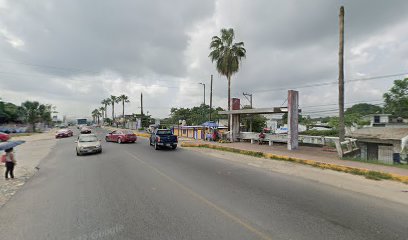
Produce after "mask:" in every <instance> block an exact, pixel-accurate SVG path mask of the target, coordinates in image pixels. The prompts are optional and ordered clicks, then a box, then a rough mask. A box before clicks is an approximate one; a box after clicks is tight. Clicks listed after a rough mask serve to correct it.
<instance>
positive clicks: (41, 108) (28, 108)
mask: <svg viewBox="0 0 408 240" xmlns="http://www.w3.org/2000/svg"><path fill="white" fill-rule="evenodd" d="M51 111H52V106H51V105H44V104H40V103H39V102H37V101H33V102H31V101H25V102H23V103H22V104H21V108H20V114H21V115H22V116H23V119H24V120H25V122H27V123H29V124H31V125H32V129H33V132H35V124H36V123H39V122H50V121H51Z"/></svg>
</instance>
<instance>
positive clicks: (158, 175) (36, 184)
mask: <svg viewBox="0 0 408 240" xmlns="http://www.w3.org/2000/svg"><path fill="white" fill-rule="evenodd" d="M103 133H104V132H103V130H99V132H98V134H100V136H103ZM57 141H58V143H57V145H56V147H55V150H54V151H53V152H52V153H51V154H49V155H48V156H47V158H46V159H44V160H43V161H42V162H41V164H40V170H39V172H38V173H37V174H36V175H35V176H34V177H33V178H31V179H30V180H29V181H28V182H27V183H26V184H25V185H24V186H23V188H22V189H21V190H20V191H19V192H17V193H16V195H14V196H13V198H12V199H11V200H10V201H9V202H8V203H7V204H6V205H4V206H3V207H2V208H0V222H1V224H0V238H1V239H81V240H82V239H175V240H180V239H217V240H218V239H234V240H236V239H381V240H383V239H408V210H407V209H408V208H407V205H400V204H396V203H392V202H388V201H386V200H382V199H376V198H374V197H370V196H366V195H362V194H357V193H354V192H351V191H345V190H341V189H338V188H336V187H332V186H328V185H324V184H321V183H316V182H314V181H311V180H306V179H303V178H296V177H293V176H289V175H285V174H280V173H274V172H268V171H263V170H262V169H255V168H253V167H251V166H246V165H243V164H239V163H233V162H229V161H227V160H222V159H217V158H213V157H209V156H206V155H203V154H199V153H197V152H194V151H189V150H186V149H177V150H176V151H171V150H161V151H155V150H154V149H153V148H152V147H150V146H149V144H148V142H147V140H145V139H141V138H139V140H138V142H137V143H136V144H116V143H105V142H103V153H102V154H97V155H88V156H79V157H78V156H76V154H75V149H74V143H73V141H74V139H73V138H66V139H60V140H57ZM20 161H23V160H20Z"/></svg>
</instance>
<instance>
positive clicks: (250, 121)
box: [242, 93, 252, 132]
mask: <svg viewBox="0 0 408 240" xmlns="http://www.w3.org/2000/svg"><path fill="white" fill-rule="evenodd" d="M242 94H243V95H244V97H245V98H246V99H247V100H249V104H250V106H251V109H252V93H242ZM247 96H249V99H248V97H247ZM249 131H250V132H252V115H251V116H250V117H249Z"/></svg>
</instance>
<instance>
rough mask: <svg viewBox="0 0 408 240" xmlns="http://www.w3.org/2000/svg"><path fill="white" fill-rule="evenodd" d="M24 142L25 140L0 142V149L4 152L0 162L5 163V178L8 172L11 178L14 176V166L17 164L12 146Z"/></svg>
mask: <svg viewBox="0 0 408 240" xmlns="http://www.w3.org/2000/svg"><path fill="white" fill-rule="evenodd" d="M23 143H25V141H8V142H1V143H0V151H2V150H4V154H3V155H2V156H1V162H3V163H5V165H6V173H5V177H6V180H7V179H8V175H9V174H10V177H11V178H14V167H15V166H16V164H17V161H16V157H15V155H14V153H13V148H14V147H16V146H18V145H20V144H23Z"/></svg>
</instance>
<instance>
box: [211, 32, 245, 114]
mask: <svg viewBox="0 0 408 240" xmlns="http://www.w3.org/2000/svg"><path fill="white" fill-rule="evenodd" d="M234 38H235V34H234V29H232V28H230V29H225V28H223V29H221V37H218V36H213V37H212V39H211V43H210V50H211V52H210V54H209V57H210V58H211V61H212V62H216V68H217V71H218V72H219V73H220V74H221V75H224V76H226V77H227V80H228V110H231V77H232V75H233V74H234V73H236V72H238V70H239V66H240V63H241V59H242V58H245V57H246V49H245V48H244V43H243V42H238V43H234V42H233V41H234Z"/></svg>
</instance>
